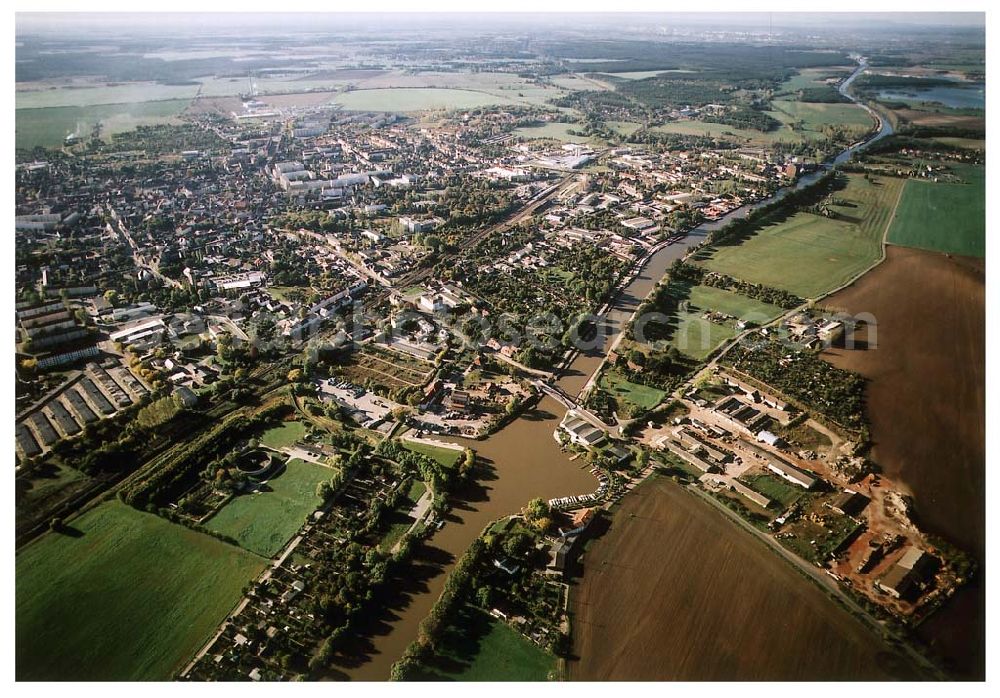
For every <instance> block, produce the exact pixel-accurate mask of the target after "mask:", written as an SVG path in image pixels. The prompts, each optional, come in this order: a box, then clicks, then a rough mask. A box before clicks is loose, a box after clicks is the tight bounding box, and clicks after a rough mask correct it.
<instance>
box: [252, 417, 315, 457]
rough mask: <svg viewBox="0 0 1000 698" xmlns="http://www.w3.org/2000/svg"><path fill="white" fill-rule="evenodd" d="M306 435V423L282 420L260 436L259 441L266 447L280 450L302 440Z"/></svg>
mask: <svg viewBox="0 0 1000 698" xmlns="http://www.w3.org/2000/svg"><path fill="white" fill-rule="evenodd" d="M305 436H306V425H305V424H303V423H302V422H299V421H294V422H282V423H281V424H280V425H278V426H276V427H271V428H270V429H268V430H267V431H265V432H264V433H263V434H261V436H260V443H261V444H262V445H264V446H267V447H268V448H273V449H274V450H276V451H280V450H281V449H283V448H287V447H288V446H291V445H292V444H294V443H295V442H296V441H302V439H304V438H305Z"/></svg>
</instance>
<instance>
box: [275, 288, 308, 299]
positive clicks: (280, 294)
mask: <svg viewBox="0 0 1000 698" xmlns="http://www.w3.org/2000/svg"><path fill="white" fill-rule="evenodd" d="M308 291H309V287H308V286H268V287H267V292H268V293H269V294H270V295H271V296H273V297H274V298H276V299H277V300H279V301H282V302H286V301H288V298H289V294H291V293H295V292H306V293H307V292H308Z"/></svg>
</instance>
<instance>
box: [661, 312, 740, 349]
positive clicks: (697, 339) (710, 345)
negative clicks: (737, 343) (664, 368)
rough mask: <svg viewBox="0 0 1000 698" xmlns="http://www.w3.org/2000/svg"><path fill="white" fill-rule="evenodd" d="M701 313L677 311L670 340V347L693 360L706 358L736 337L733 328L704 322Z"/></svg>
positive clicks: (707, 321)
mask: <svg viewBox="0 0 1000 698" xmlns="http://www.w3.org/2000/svg"><path fill="white" fill-rule="evenodd" d="M701 313H702V311H700V310H699V311H696V312H692V311H689V310H679V311H677V313H676V314H675V316H676V318H677V329H676V330H675V331H674V334H673V336H672V337H671V339H670V344H671V346H674V347H677V350H678V351H680V352H681V353H683V354H687V355H688V356H690V357H692V358H694V359H704V358H706V357H707V356H708V355H709V354H711V353H712V352H713V351H715V349H716V348H717V347H718V346H719V345H720V344H722V343H723V342H725V341H726V340H727V339H731V338H732V337H735V336H736V328H735V327H729V326H728V325H720V324H718V323H716V322H711V321H710V320H705V319H703V318H702V317H701Z"/></svg>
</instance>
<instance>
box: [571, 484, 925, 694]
mask: <svg viewBox="0 0 1000 698" xmlns="http://www.w3.org/2000/svg"><path fill="white" fill-rule="evenodd" d="M665 542H669V543H668V544H665ZM583 568H584V572H583V578H582V579H581V580H580V581H579V583H578V584H577V585H576V586H575V587H574V589H573V592H572V594H571V599H570V613H571V618H572V628H573V656H574V659H573V660H571V661H570V662H569V664H568V672H569V678H570V679H571V680H578V681H580V680H582V681H608V680H629V681H662V680H681V681H706V680H711V681H725V680H728V681H753V680H756V681H765V680H770V681H788V680H812V681H816V680H843V679H851V680H861V679H867V680H879V679H881V680H885V679H889V678H897V679H901V678H909V679H914V678H917V677H918V676H919V675H918V674H917V673H916V672H915V670H914V669H913V668H912V667H910V666H909V665H908V664H906V663H905V661H904V660H903V659H902V658H901V657H900V656H899V655H898V654H897V653H896V652H894V651H893V650H892V649H891V648H890V647H889V646H887V645H886V644H885V643H883V642H882V641H881V640H880V639H879V638H878V637H877V636H876V635H875V634H874V633H872V632H871V631H870V630H869V629H868V628H867V627H866V626H865V625H863V624H862V623H861V622H859V621H858V620H856V619H855V618H854V617H852V616H851V615H850V614H849V613H847V612H846V611H845V610H844V609H843V608H842V607H841V606H840V605H838V604H835V603H831V602H830V599H829V598H828V597H827V595H826V593H825V592H823V591H822V590H820V589H819V588H818V587H817V586H816V585H815V584H813V582H811V581H809V580H807V579H805V578H803V576H802V575H801V574H800V573H799V572H798V571H796V570H795V569H793V568H792V567H791V566H790V565H788V563H787V562H786V561H784V560H782V559H781V558H780V557H779V556H778V555H775V554H774V553H773V552H772V551H770V550H768V549H767V547H766V546H764V545H762V544H761V543H760V542H759V541H756V540H753V539H752V538H751V534H750V533H748V532H747V531H745V530H743V529H742V527H740V526H738V525H737V524H735V523H733V522H731V521H728V520H727V518H726V517H725V516H722V515H720V513H719V512H718V511H717V510H716V508H715V506H714V505H713V504H711V503H710V502H707V501H704V500H703V499H701V498H700V497H699V496H697V495H695V494H692V493H690V492H687V491H686V490H685V489H684V488H682V487H680V486H678V485H677V484H676V483H674V482H672V481H671V480H670V479H669V478H665V477H659V478H654V479H651V480H648V481H646V482H644V483H643V484H642V485H640V486H639V487H637V488H636V489H635V490H633V491H632V492H631V493H629V494H628V495H626V496H625V497H624V498H623V499H622V501H621V505H620V508H619V509H618V510H617V511H616V512H615V514H614V517H613V519H612V521H611V528H610V530H609V531H607V533H605V534H604V535H602V536H600V537H599V538H597V539H596V540H594V541H593V543H592V544H591V545H590V546H589V548H588V549H587V552H586V555H585V559H584V561H583ZM622 589H628V593H622V592H621V590H622ZM778 589H780V590H781V591H780V593H776V590H778ZM692 608H697V609H699V610H698V612H697V613H691V609H692ZM650 647H655V648H656V651H655V652H650V649H649V648H650Z"/></svg>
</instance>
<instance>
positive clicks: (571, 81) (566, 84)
mask: <svg viewBox="0 0 1000 698" xmlns="http://www.w3.org/2000/svg"><path fill="white" fill-rule="evenodd" d="M549 82H551V83H552V84H553V85H555V86H556V87H560V88H562V89H564V90H612V89H614V88H613V87H612V86H611V85H610V84H609V83H607V82H604V81H601V80H595V79H594V78H589V77H584V76H582V75H577V74H576V73H564V74H562V75H554V76H552V77H550V78H549Z"/></svg>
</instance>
